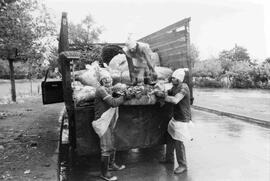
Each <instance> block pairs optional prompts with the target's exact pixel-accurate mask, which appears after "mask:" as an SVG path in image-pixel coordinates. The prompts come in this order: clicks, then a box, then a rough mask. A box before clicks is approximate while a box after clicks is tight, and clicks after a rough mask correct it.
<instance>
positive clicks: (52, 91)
mask: <svg viewBox="0 0 270 181" xmlns="http://www.w3.org/2000/svg"><path fill="white" fill-rule="evenodd" d="M48 72H49V70H47V72H46V75H45V79H44V81H42V82H41V92H42V102H43V104H53V103H59V102H64V96H63V95H64V93H63V86H62V81H49V82H47V81H46V80H47V75H48Z"/></svg>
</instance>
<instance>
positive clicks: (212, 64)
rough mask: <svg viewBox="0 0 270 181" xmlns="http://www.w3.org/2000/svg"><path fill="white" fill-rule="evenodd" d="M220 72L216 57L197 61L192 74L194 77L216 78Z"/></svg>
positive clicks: (219, 64) (220, 68)
mask: <svg viewBox="0 0 270 181" xmlns="http://www.w3.org/2000/svg"><path fill="white" fill-rule="evenodd" d="M221 73H222V67H221V63H220V61H218V60H217V59H209V60H204V61H198V62H196V63H195V65H194V69H193V76H195V77H211V78H217V77H218V76H219V75H220V74H221Z"/></svg>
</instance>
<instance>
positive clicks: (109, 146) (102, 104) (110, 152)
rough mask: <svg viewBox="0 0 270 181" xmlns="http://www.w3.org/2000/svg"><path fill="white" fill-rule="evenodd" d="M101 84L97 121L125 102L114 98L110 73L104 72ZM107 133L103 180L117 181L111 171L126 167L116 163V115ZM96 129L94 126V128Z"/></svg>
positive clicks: (103, 147)
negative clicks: (114, 132) (114, 133)
mask: <svg viewBox="0 0 270 181" xmlns="http://www.w3.org/2000/svg"><path fill="white" fill-rule="evenodd" d="M99 80H100V84H101V86H99V87H98V88H97V90H96V95H95V120H99V119H100V118H101V117H102V115H103V114H104V113H105V112H106V111H108V110H109V109H110V108H115V107H118V106H119V105H121V104H122V103H123V102H124V96H120V97H118V98H114V97H113V96H112V91H111V89H110V88H111V87H112V78H111V76H110V74H109V73H108V72H105V71H104V72H102V73H101V75H100V78H99ZM105 121H110V123H109V126H108V128H107V130H106V131H105V133H104V134H103V135H102V136H100V135H99V136H100V149H101V176H100V177H101V178H102V179H104V180H107V181H115V180H117V177H116V176H113V175H112V174H111V172H109V171H118V170H123V169H124V168H125V165H121V166H118V165H117V164H116V163H115V153H116V149H115V145H114V135H113V131H114V126H115V124H116V121H117V116H116V114H114V115H113V116H112V119H111V120H105ZM93 127H94V126H93Z"/></svg>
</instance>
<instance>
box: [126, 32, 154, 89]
mask: <svg viewBox="0 0 270 181" xmlns="http://www.w3.org/2000/svg"><path fill="white" fill-rule="evenodd" d="M125 45H126V47H124V48H123V52H124V53H125V55H126V58H127V62H128V68H129V72H130V78H131V81H132V83H133V84H135V85H136V84H138V83H143V82H144V83H146V84H151V83H152V81H155V80H156V79H157V74H156V72H155V70H154V67H153V65H152V64H151V55H150V54H151V53H152V50H151V49H150V47H149V45H148V44H146V43H142V42H137V41H136V40H133V39H132V38H131V37H129V38H128V40H127V41H126V43H125Z"/></svg>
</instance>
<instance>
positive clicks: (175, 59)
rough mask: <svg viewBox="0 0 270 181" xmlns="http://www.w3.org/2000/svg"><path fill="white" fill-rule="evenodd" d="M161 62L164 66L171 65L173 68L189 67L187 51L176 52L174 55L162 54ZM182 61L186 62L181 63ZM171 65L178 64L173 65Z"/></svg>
mask: <svg viewBox="0 0 270 181" xmlns="http://www.w3.org/2000/svg"><path fill="white" fill-rule="evenodd" d="M160 62H161V65H162V66H165V67H167V66H168V67H170V68H172V69H174V70H175V69H177V68H188V64H187V57H186V53H183V54H181V53H179V54H174V55H161V56H160ZM181 62H185V63H181ZM171 65H173V66H174V65H177V66H174V67H172V66H171Z"/></svg>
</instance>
